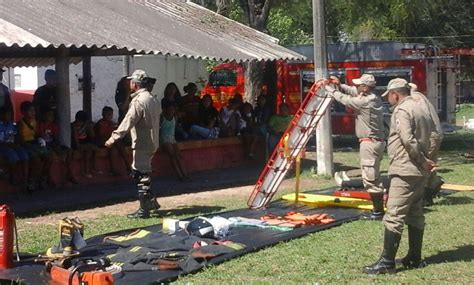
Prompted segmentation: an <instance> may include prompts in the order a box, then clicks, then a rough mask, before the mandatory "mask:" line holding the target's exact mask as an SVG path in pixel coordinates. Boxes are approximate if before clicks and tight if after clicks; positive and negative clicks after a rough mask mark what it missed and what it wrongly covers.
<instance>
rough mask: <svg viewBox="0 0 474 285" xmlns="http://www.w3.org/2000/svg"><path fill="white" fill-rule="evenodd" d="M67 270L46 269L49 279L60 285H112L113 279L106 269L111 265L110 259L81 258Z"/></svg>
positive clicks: (54, 266) (57, 267)
mask: <svg viewBox="0 0 474 285" xmlns="http://www.w3.org/2000/svg"><path fill="white" fill-rule="evenodd" d="M74 263H75V264H74V265H73V266H71V267H70V268H69V269H65V268H63V267H60V266H56V265H53V266H52V267H51V268H49V269H48V268H47V270H49V273H50V275H51V279H52V280H53V281H54V282H57V284H61V285H63V284H64V285H112V284H114V278H113V277H112V274H111V273H110V272H107V267H109V266H110V265H111V263H110V259H108V258H106V257H103V258H98V259H91V258H83V259H79V260H77V261H75V262H74Z"/></svg>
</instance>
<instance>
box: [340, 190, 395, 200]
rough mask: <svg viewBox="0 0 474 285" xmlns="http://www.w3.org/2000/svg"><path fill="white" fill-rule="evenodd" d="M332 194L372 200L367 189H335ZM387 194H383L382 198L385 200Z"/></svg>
mask: <svg viewBox="0 0 474 285" xmlns="http://www.w3.org/2000/svg"><path fill="white" fill-rule="evenodd" d="M333 195H334V196H337V197H346V198H357V199H364V200H372V197H371V196H370V193H369V192H367V191H362V190H360V191H357V190H336V191H334V193H333ZM387 199H388V195H387V194H384V195H383V200H384V201H387Z"/></svg>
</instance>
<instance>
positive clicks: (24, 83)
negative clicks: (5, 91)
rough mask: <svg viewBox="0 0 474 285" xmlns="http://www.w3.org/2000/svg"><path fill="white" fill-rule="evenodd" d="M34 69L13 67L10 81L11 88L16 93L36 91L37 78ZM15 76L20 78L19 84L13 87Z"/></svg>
mask: <svg viewBox="0 0 474 285" xmlns="http://www.w3.org/2000/svg"><path fill="white" fill-rule="evenodd" d="M37 72H38V71H37V68H36V67H15V68H14V69H13V76H12V78H11V79H10V84H11V86H10V87H11V88H10V89H15V90H18V91H21V90H36V88H37V87H38V76H37ZM15 76H20V78H21V84H20V85H19V86H16V85H15Z"/></svg>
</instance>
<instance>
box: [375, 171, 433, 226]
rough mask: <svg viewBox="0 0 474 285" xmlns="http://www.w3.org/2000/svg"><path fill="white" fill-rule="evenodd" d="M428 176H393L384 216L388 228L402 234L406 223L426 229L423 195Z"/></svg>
mask: <svg viewBox="0 0 474 285" xmlns="http://www.w3.org/2000/svg"><path fill="white" fill-rule="evenodd" d="M425 184H426V178H425V177H423V176H404V177H401V176H392V177H390V190H389V191H388V200H387V211H386V212H385V216H384V217H383V223H384V226H385V228H386V229H388V230H390V231H392V232H395V233H399V234H402V232H403V227H404V225H405V223H406V224H407V225H410V226H413V227H415V228H418V229H424V227H425V216H424V214H423V195H424V192H425Z"/></svg>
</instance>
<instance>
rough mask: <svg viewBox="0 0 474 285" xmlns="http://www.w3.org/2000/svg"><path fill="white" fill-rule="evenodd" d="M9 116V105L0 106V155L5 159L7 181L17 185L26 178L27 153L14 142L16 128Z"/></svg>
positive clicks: (10, 115) (10, 114) (10, 113)
mask: <svg viewBox="0 0 474 285" xmlns="http://www.w3.org/2000/svg"><path fill="white" fill-rule="evenodd" d="M11 118H12V112H11V110H10V108H9V107H2V108H0V156H3V157H4V158H5V159H6V161H7V168H8V169H7V170H8V175H9V179H8V181H9V182H10V183H11V184H12V185H19V184H21V182H22V181H27V180H28V153H27V152H26V150H25V149H24V148H22V147H21V146H19V145H18V144H16V143H15V136H16V134H17V128H16V126H15V124H14V123H13V122H12V119H11ZM24 186H26V185H24Z"/></svg>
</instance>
